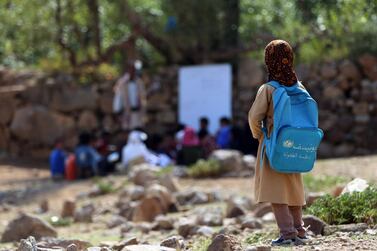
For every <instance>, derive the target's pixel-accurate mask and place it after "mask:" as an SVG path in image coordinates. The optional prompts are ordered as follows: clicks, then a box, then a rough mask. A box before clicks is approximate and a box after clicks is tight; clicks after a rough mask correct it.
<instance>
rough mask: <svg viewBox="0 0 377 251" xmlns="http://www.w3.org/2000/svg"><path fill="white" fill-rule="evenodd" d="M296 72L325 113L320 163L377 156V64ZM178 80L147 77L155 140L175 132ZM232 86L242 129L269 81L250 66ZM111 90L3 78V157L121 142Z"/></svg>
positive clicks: (5, 73) (246, 63)
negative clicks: (105, 134)
mask: <svg viewBox="0 0 377 251" xmlns="http://www.w3.org/2000/svg"><path fill="white" fill-rule="evenodd" d="M296 71H297V74H298V76H299V78H300V79H301V80H302V82H303V83H304V85H305V86H306V87H307V88H308V89H309V91H310V92H311V94H312V96H313V97H314V98H315V99H316V100H317V102H318V105H319V108H320V127H321V128H322V129H323V130H324V131H325V139H324V142H323V143H322V144H321V149H320V156H322V157H334V156H335V157H338V156H348V155H356V154H357V155H359V154H369V153H373V152H376V151H377V150H376V146H377V126H376V124H377V57H374V56H371V55H363V56H361V57H359V58H358V59H357V60H355V61H350V60H339V61H336V62H335V61H331V62H325V63H321V64H314V65H310V66H308V65H299V66H297V67H296ZM177 72H178V67H169V68H164V69H160V71H159V72H157V73H156V74H154V75H150V76H148V75H145V76H144V82H145V83H146V86H147V89H148V105H147V126H146V129H147V131H149V132H150V133H164V132H166V131H169V130H170V131H171V130H173V129H174V128H175V126H176V123H177V103H178V102H177V98H178V97H177V79H178V78H177ZM234 79H235V81H234V86H233V99H234V102H233V114H234V120H235V122H236V123H238V124H240V125H244V124H245V123H246V122H247V112H248V110H249V108H250V105H251V103H252V101H253V99H254V97H255V94H256V92H257V89H258V87H259V86H260V84H261V83H263V82H264V81H265V80H266V74H265V70H264V67H263V66H262V65H261V63H259V62H257V61H254V60H252V59H249V58H244V59H241V60H240V63H239V68H238V74H236V75H235V76H234ZM113 84H114V82H112V81H107V82H103V83H98V84H93V85H91V86H78V85H77V84H76V83H75V81H74V80H73V78H71V77H70V76H67V75H47V74H43V73H37V72H13V71H10V70H6V69H3V70H0V151H2V152H7V153H8V154H10V155H11V156H31V157H34V158H46V156H48V152H49V151H50V149H51V146H52V145H53V143H54V141H55V140H56V139H58V138H64V139H65V143H66V145H67V146H68V147H70V148H72V147H74V146H75V144H76V143H77V134H78V133H79V132H80V131H82V130H99V129H106V130H107V131H109V132H111V133H113V134H115V135H116V134H117V133H118V132H119V129H120V128H119V123H118V122H117V120H116V116H115V115H113V114H112V98H113V92H112V87H113ZM212 123H216V122H215V121H214V122H212Z"/></svg>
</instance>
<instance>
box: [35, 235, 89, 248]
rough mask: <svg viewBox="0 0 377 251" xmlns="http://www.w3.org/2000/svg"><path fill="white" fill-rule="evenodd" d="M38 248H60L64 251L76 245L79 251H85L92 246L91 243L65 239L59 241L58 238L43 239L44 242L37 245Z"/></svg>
mask: <svg viewBox="0 0 377 251" xmlns="http://www.w3.org/2000/svg"><path fill="white" fill-rule="evenodd" d="M37 245H38V248H46V249H47V248H54V247H60V248H63V249H68V247H69V246H72V245H74V246H75V247H76V249H77V250H84V249H86V248H88V247H90V246H91V244H90V243H89V242H86V241H81V240H76V239H72V240H65V239H57V238H43V240H42V241H40V242H38V243H37Z"/></svg>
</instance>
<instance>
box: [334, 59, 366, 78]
mask: <svg viewBox="0 0 377 251" xmlns="http://www.w3.org/2000/svg"><path fill="white" fill-rule="evenodd" d="M339 71H340V74H341V75H342V76H343V77H344V78H346V79H347V80H355V81H359V80H360V78H361V75H360V72H359V69H357V67H356V65H355V64H354V63H353V62H351V61H350V60H344V61H343V62H342V63H341V64H340V65H339Z"/></svg>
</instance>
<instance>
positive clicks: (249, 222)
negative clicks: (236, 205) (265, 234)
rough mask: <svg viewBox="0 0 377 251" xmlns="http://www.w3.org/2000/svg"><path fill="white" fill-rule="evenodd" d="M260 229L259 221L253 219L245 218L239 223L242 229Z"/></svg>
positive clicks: (260, 223)
mask: <svg viewBox="0 0 377 251" xmlns="http://www.w3.org/2000/svg"><path fill="white" fill-rule="evenodd" d="M262 227H263V226H262V222H261V220H259V219H254V218H245V219H244V220H243V221H242V223H241V228H242V229H246V228H248V229H261V228H262Z"/></svg>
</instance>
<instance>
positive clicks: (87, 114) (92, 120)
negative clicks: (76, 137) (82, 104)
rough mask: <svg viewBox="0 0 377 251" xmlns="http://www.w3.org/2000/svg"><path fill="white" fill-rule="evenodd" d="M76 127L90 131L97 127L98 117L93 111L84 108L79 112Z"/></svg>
mask: <svg viewBox="0 0 377 251" xmlns="http://www.w3.org/2000/svg"><path fill="white" fill-rule="evenodd" d="M78 127H79V129H81V130H86V131H92V130H94V129H97V128H98V119H97V117H96V115H95V114H94V112H92V111H89V110H85V111H84V112H82V113H81V114H80V117H79V121H78Z"/></svg>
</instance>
